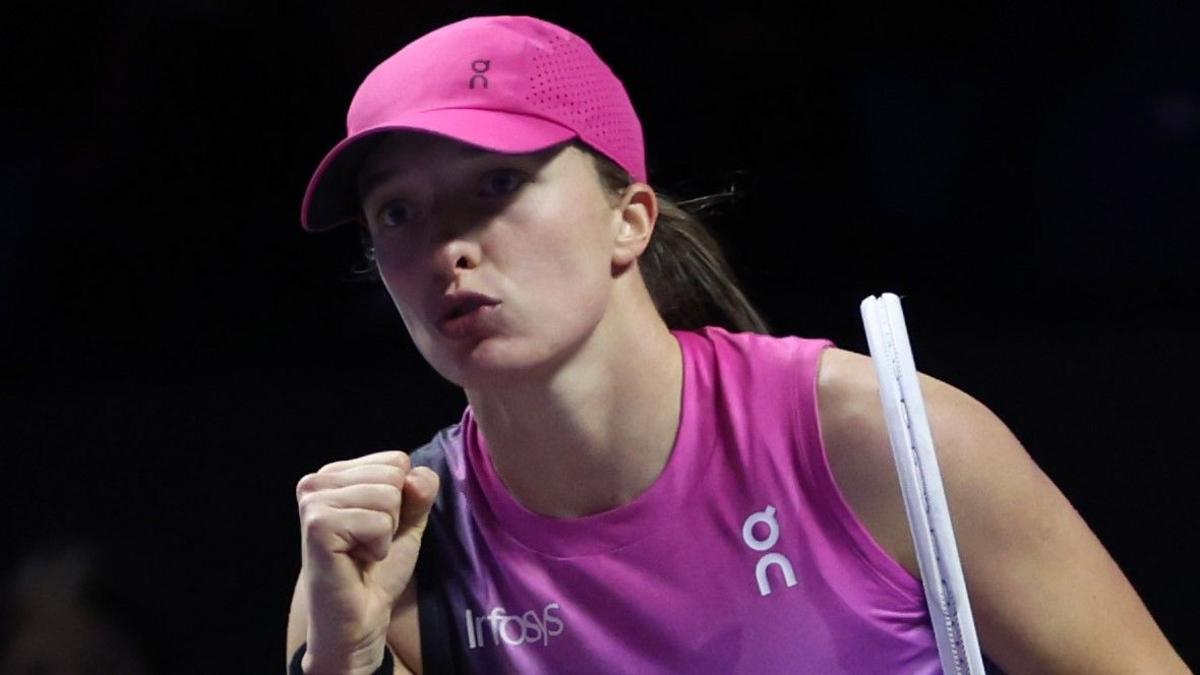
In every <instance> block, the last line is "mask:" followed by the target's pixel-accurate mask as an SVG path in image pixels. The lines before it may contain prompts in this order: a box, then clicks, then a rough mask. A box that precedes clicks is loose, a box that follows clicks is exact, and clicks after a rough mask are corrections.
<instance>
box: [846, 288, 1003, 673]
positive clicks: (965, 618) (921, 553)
mask: <svg viewBox="0 0 1200 675" xmlns="http://www.w3.org/2000/svg"><path fill="white" fill-rule="evenodd" d="M859 309H860V310H861V312H862V318H863V326H864V327H865V328H866V332H867V345H868V346H869V348H870V351H871V360H872V361H873V362H874V364H875V374H876V376H877V377H878V378H879V397H880V399H881V400H882V402H883V413H884V417H885V418H886V420H887V427H888V436H889V438H890V439H891V444H892V456H893V458H894V459H895V460H896V471H897V473H898V474H899V476H900V490H901V492H902V493H903V495H904V510H905V512H906V513H907V514H908V525H909V529H910V530H911V531H912V537H913V544H914V545H915V547H916V552H917V563H918V565H919V567H920V570H921V581H922V583H923V584H924V586H925V602H926V603H927V604H928V605H929V615H930V618H931V619H932V620H933V632H934V635H935V637H936V639H937V647H938V655H939V657H940V658H941V661H942V670H943V671H944V672H946V673H964V674H969V675H974V674H978V675H983V673H984V672H985V671H984V669H983V655H982V653H981V652H980V650H979V639H978V637H977V636H976V634H975V621H974V619H973V618H972V616H971V603H970V601H969V600H968V599H967V586H966V582H965V581H964V579H963V571H962V563H961V561H960V560H959V558H958V545H957V544H956V543H955V539H954V528H953V527H952V526H951V524H950V510H949V508H948V506H947V505H946V493H945V489H944V487H943V486H942V475H941V472H940V471H939V470H938V462H937V454H936V453H935V452H934V447H933V435H932V434H931V433H930V431H929V420H928V418H926V416H925V400H924V399H923V398H922V396H921V388H920V386H919V383H918V381H917V369H916V366H915V364H914V362H913V356H912V348H911V346H910V345H909V342H908V331H907V329H906V327H905V324H904V313H903V312H902V311H901V309H900V298H898V297H896V295H894V294H892V293H884V294H883V295H881V296H879V297H875V296H871V297H868V298H866V299H864V300H863V301H862V304H861V305H860V306H859Z"/></svg>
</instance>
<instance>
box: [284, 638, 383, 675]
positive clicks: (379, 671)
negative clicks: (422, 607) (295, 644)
mask: <svg viewBox="0 0 1200 675" xmlns="http://www.w3.org/2000/svg"><path fill="white" fill-rule="evenodd" d="M306 651H308V643H307V642H305V643H304V644H302V645H300V648H299V649H297V650H296V653H295V654H293V655H292V661H291V663H289V664H288V675H307V673H305V672H304V669H303V668H301V667H300V662H301V661H303V660H304V652H306ZM395 672H396V665H395V663H393V661H392V650H390V649H388V648H387V646H386V645H385V646H384V648H383V663H381V664H379V667H378V668H376V669H375V672H374V673H371V675H392V674H393V673H395Z"/></svg>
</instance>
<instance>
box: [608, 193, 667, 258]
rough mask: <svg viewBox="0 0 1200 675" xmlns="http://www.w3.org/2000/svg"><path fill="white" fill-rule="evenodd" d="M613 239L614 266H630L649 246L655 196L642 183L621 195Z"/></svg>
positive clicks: (652, 230)
mask: <svg viewBox="0 0 1200 675" xmlns="http://www.w3.org/2000/svg"><path fill="white" fill-rule="evenodd" d="M617 214H618V218H619V220H618V221H617V232H616V235H617V236H616V240H615V241H614V242H613V243H614V247H613V264H614V265H616V266H618V267H626V266H628V265H632V264H633V262H634V261H636V260H637V259H638V256H640V255H642V251H645V250H646V247H647V246H648V245H649V244H650V235H652V234H654V223H655V221H657V220H658V196H657V195H655V194H654V188H652V187H650V186H649V185H647V184H645V183H632V184H630V185H629V186H628V187H626V188H625V190H624V192H622V193H621V201H620V203H619V204H618V205H617Z"/></svg>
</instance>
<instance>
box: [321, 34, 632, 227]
mask: <svg viewBox="0 0 1200 675" xmlns="http://www.w3.org/2000/svg"><path fill="white" fill-rule="evenodd" d="M346 128H347V132H348V133H347V136H346V138H345V139H343V140H342V141H341V142H340V143H338V144H337V145H336V146H334V148H333V149H332V150H330V151H329V153H328V154H326V155H325V158H324V159H323V160H322V161H321V164H320V165H319V166H318V167H317V170H316V172H315V173H314V174H313V176H312V179H311V180H310V181H309V184H308V189H307V191H306V192H305V194H304V203H303V205H302V207H301V215H300V220H301V223H302V224H303V225H304V227H305V228H306V229H309V230H323V229H327V228H330V227H333V226H335V225H338V224H340V223H343V222H346V221H349V220H353V219H354V218H355V215H356V213H357V210H358V195H357V185H356V181H357V178H358V170H359V166H360V164H361V163H362V161H363V159H364V158H365V157H366V155H367V153H368V152H369V151H370V149H371V148H372V147H373V146H374V142H373V141H377V140H378V139H379V138H380V135H381V134H384V133H387V132H391V131H400V130H415V131H424V132H428V133H434V134H439V135H442V136H446V137H449V138H453V139H455V140H458V141H462V142H464V143H468V144H471V145H475V146H478V147H481V148H484V149H487V150H492V151H496V152H505V153H524V152H536V151H538V150H543V149H545V148H548V147H550V146H552V145H556V144H558V143H563V142H565V141H568V140H571V139H576V138H577V139H579V140H580V141H582V142H584V143H585V144H587V145H588V146H590V147H592V148H593V149H595V150H596V151H597V152H599V153H600V154H602V155H604V156H606V157H608V158H609V159H611V160H613V161H614V162H616V163H617V164H618V165H620V166H621V167H622V168H623V169H625V170H626V171H628V172H629V174H630V175H631V176H633V177H634V178H635V179H637V180H640V181H644V180H646V162H645V151H644V147H643V141H642V126H641V123H640V122H639V121H638V118H637V114H636V113H635V112H634V110H633V104H632V103H631V102H630V100H629V95H628V94H627V93H626V91H625V87H624V86H623V85H622V84H621V82H620V80H618V79H617V77H616V76H615V75H614V74H613V72H612V70H611V69H609V67H608V66H607V65H606V64H605V63H604V62H603V61H601V60H600V57H599V56H597V54H596V52H595V50H593V49H592V47H591V46H590V45H589V44H588V43H587V42H586V41H584V40H583V38H580V37H579V36H578V35H575V34H573V33H571V32H570V31H567V30H566V29H564V28H562V27H560V26H556V25H554V24H552V23H548V22H546V21H542V20H541V19H535V18H533V17H527V16H487V17H474V18H470V19H465V20H463V21H459V22H457V23H453V24H450V25H448V26H444V27H442V28H439V29H437V30H435V31H433V32H432V33H428V34H426V35H424V36H422V37H420V38H418V39H417V40H415V41H413V42H411V43H409V44H408V45H407V46H406V47H404V48H403V49H401V50H400V51H398V52H396V53H395V54H393V55H392V56H391V57H389V58H388V59H387V60H385V61H384V62H383V63H380V64H379V65H378V66H376V67H375V69H374V70H373V71H371V73H370V74H369V75H367V77H366V79H365V80H363V83H362V84H361V85H360V86H359V88H358V91H357V92H356V93H355V95H354V99H353V100H352V101H351V102H350V110H349V113H348V114H347V117H346Z"/></svg>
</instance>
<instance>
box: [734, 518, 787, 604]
mask: <svg viewBox="0 0 1200 675" xmlns="http://www.w3.org/2000/svg"><path fill="white" fill-rule="evenodd" d="M760 523H761V524H763V525H766V526H767V538H766V539H759V538H758V537H757V536H756V535H755V533H754V526H755V525H758V524H760ZM742 541H744V542H746V545H747V546H749V547H750V548H752V549H754V550H755V551H766V550H769V549H770V548H771V547H773V546H774V545H775V542H777V541H779V521H778V520H776V519H775V507H774V506H771V505H770V504H768V505H767V508H766V509H765V510H763V511H756V512H754V513H751V514H750V517H749V518H746V522H744V523H742ZM771 565H775V566H777V567H779V569H780V571H782V572H783V581H784V583H786V584H787V586H788V588H791V587H792V586H795V585H796V571H795V570H794V569H792V561H790V560H788V559H787V557H786V556H784V555H783V554H782V553H779V552H772V553H767V554H766V555H764V556H763V557H761V558H759V559H758V564H756V565H755V566H754V579H755V580H756V581H758V592H759V594H760V595H764V596H766V595H770V594H771V591H772V590H773V589H772V588H771V582H770V580H769V579H767V569H768V568H769V567H771Z"/></svg>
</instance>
